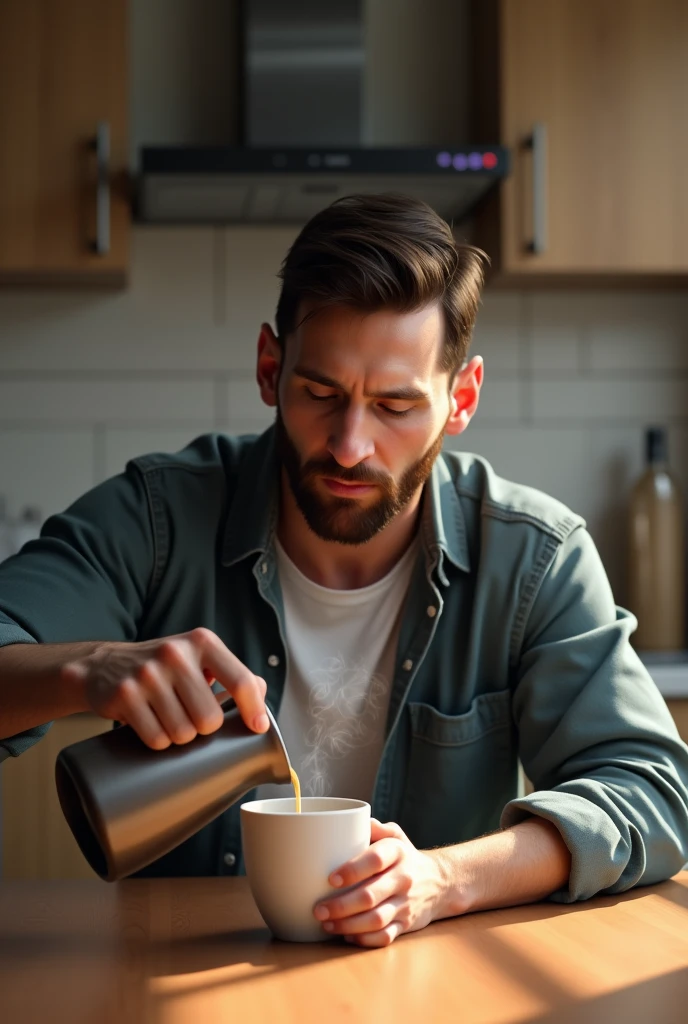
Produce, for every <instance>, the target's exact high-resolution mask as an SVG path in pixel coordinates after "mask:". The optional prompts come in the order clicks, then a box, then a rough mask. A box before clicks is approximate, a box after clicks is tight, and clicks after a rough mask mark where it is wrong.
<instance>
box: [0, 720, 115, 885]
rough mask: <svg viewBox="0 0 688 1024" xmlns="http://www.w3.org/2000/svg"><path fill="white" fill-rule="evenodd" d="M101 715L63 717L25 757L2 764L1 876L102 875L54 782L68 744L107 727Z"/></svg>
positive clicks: (106, 722) (15, 877) (108, 727)
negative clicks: (81, 842) (94, 867)
mask: <svg viewBox="0 0 688 1024" xmlns="http://www.w3.org/2000/svg"><path fill="white" fill-rule="evenodd" d="M110 728H112V722H108V721H106V720H105V719H104V718H100V717H99V716H98V715H90V714H83V715H70V716H69V717H68V718H62V719H59V720H58V721H57V722H55V723H54V724H53V725H52V727H51V728H50V729H49V730H48V733H47V735H46V736H44V737H43V739H42V740H39V742H38V743H36V744H34V746H33V747H31V749H30V750H27V751H26V753H24V754H21V755H20V757H16V758H15V757H11V758H8V759H7V760H6V761H3V762H2V765H0V788H1V797H0V813H1V814H2V877H3V879H19V878H97V877H98V876H97V875H96V873H95V872H94V871H93V870H92V869H91V867H90V866H89V864H88V862H87V861H86V859H85V858H84V856H83V854H82V852H81V850H80V849H79V847H78V845H77V842H76V840H75V838H74V836H73V835H72V833H71V830H70V828H69V825H68V824H67V822H66V821H65V818H64V815H63V813H62V808H61V807H60V802H59V800H58V797H57V789H56V787H55V761H56V760H57V755H58V754H59V752H60V751H61V750H62V748H63V747H66V746H69V744H70V743H77V742H78V741H79V740H85V739H87V738H88V737H89V736H96V735H98V734H99V733H102V732H107V731H108V730H109V729H110Z"/></svg>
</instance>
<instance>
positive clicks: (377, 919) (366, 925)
mask: <svg viewBox="0 0 688 1024" xmlns="http://www.w3.org/2000/svg"><path fill="white" fill-rule="evenodd" d="M403 903H404V897H403V896H395V897H392V898H391V899H389V900H386V901H385V902H384V903H380V904H379V905H378V906H376V907H374V908H373V909H372V910H368V911H366V912H365V913H364V914H354V915H353V916H352V917H345V918H343V919H342V920H340V921H324V922H323V928H324V929H325V931H326V932H330V933H332V934H337V935H368V934H375V933H376V932H380V931H383V930H384V929H385V928H388V927H389V926H390V925H392V924H396V923H398V924H399V925H401V922H397V921H396V918H397V914H398V913H399V912H400V910H401V908H402V906H403Z"/></svg>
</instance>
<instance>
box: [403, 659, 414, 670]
mask: <svg viewBox="0 0 688 1024" xmlns="http://www.w3.org/2000/svg"><path fill="white" fill-rule="evenodd" d="M401 667H402V668H403V669H404V671H405V672H410V671H411V669H412V668H413V662H412V661H411V659H410V658H407V659H406V661H405V662H404V664H403V665H402V666H401Z"/></svg>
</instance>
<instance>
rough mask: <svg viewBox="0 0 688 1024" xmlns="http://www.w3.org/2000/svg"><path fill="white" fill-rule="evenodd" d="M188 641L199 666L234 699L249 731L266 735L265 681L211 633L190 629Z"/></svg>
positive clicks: (267, 725)
mask: <svg viewBox="0 0 688 1024" xmlns="http://www.w3.org/2000/svg"><path fill="white" fill-rule="evenodd" d="M188 638H189V640H190V641H191V643H192V644H193V646H194V648H195V649H196V650H197V652H198V655H199V658H200V664H201V667H202V668H203V669H207V670H208V671H209V672H211V673H212V674H213V676H214V677H215V679H216V680H217V682H218V683H219V684H220V685H221V686H224V688H225V690H227V692H228V693H229V694H230V695H231V696H232V697H233V698H234V700H235V702H236V706H237V708H238V709H239V713H240V714H241V717H242V718H243V720H244V722H245V723H246V725H247V726H248V727H249V729H253V730H254V731H255V732H267V730H268V729H269V728H270V721H269V719H268V716H267V715H266V713H265V699H264V698H265V691H266V684H265V681H264V680H262V679H260V678H259V676H255V675H254V674H253V672H251V670H250V669H249V668H248V667H247V666H246V665H244V663H243V662H241V661H239V659H238V658H237V657H236V655H234V654H232V652H231V651H230V650H229V649H228V648H227V647H226V646H225V645H224V644H223V643H222V641H221V640H220V638H219V637H218V636H216V635H215V633H213V632H211V630H209V629H204V628H200V629H194V630H192V631H191V633H189V634H188Z"/></svg>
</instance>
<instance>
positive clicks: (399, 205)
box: [275, 193, 488, 373]
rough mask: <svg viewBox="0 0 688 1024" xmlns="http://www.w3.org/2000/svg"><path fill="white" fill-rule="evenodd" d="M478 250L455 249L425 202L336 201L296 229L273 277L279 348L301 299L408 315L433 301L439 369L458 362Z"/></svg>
mask: <svg viewBox="0 0 688 1024" xmlns="http://www.w3.org/2000/svg"><path fill="white" fill-rule="evenodd" d="M484 262H488V260H487V256H486V255H485V253H484V252H482V251H481V250H480V249H476V248H474V247H473V246H470V245H461V244H459V243H457V242H456V241H455V239H454V237H453V235H452V232H451V229H450V227H449V225H448V224H447V223H446V221H444V220H442V218H441V217H440V216H439V215H438V214H437V213H435V211H434V210H433V209H432V208H431V207H430V206H428V205H427V204H426V203H424V202H421V200H419V199H413V198H411V197H410V196H405V195H397V194H395V193H381V194H375V195H352V196H345V197H343V198H342V199H338V200H336V202H334V203H332V204H331V206H328V207H327V208H326V209H324V210H321V211H320V213H317V214H316V215H315V216H314V217H313V218H312V219H311V220H310V221H309V222H308V223H307V224H306V225H305V227H304V228H303V229H302V231H301V233H300V234H299V236H298V237H297V239H296V241H295V242H294V243H293V245H292V246H291V248H290V249H289V252H288V253H287V255H286V257H285V259H284V262H283V263H282V268H281V270H280V273H279V276H280V278H281V279H282V289H281V293H280V297H279V301H278V303H277V313H276V317H275V322H276V328H277V337H278V339H279V341H280V343H281V344H282V345H284V342H285V339H286V338H287V335H289V334H290V333H291V332H292V331H294V330H295V329H296V327H297V326H298V324H297V322H296V318H297V316H298V315H299V309H300V307H301V304H302V303H303V301H304V300H310V301H314V302H315V303H316V308H317V307H318V306H319V305H342V306H349V307H351V308H353V309H358V310H361V311H363V312H370V313H372V312H375V311H377V310H379V309H385V308H387V309H394V310H397V311H399V312H402V313H405V312H412V311H415V310H417V309H421V308H422V307H423V306H426V305H428V304H429V303H431V302H436V301H438V300H441V303H442V309H443V311H444V320H445V325H446V336H445V342H444V347H443V351H442V358H441V363H440V366H441V369H443V370H447V371H449V372H450V373H453V372H454V371H456V370H457V369H458V368H459V367H460V366H461V365H462V363H463V362H464V360H465V358H466V354H467V352H468V348H469V346H470V341H471V334H472V331H473V326H474V324H475V318H476V316H477V313H478V306H479V304H480V289H481V286H482V283H483V263H484Z"/></svg>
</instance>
